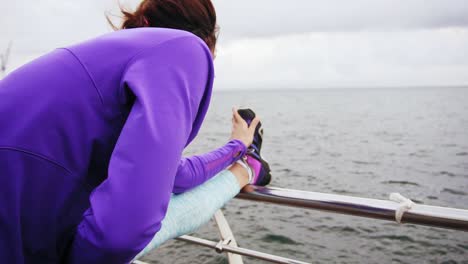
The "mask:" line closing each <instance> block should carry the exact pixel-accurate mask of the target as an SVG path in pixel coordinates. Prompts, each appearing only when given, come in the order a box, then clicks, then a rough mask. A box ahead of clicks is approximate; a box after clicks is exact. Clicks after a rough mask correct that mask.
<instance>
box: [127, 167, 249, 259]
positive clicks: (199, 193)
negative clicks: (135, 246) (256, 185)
mask: <svg viewBox="0 0 468 264" xmlns="http://www.w3.org/2000/svg"><path fill="white" fill-rule="evenodd" d="M248 178H249V176H248V174H247V171H246V170H245V169H244V168H243V167H242V166H240V165H239V164H236V163H235V164H234V165H233V166H231V167H230V168H229V169H228V170H224V171H222V172H220V173H219V174H217V175H216V176H214V177H213V178H212V179H210V180H208V181H207V182H205V183H203V184H202V185H200V186H198V187H196V188H194V189H192V190H190V191H187V192H185V193H182V194H179V195H173V196H172V197H171V200H170V202H169V206H168V209H167V213H166V216H165V217H164V220H163V221H162V227H161V230H159V232H157V233H156V235H155V236H154V238H153V240H152V241H151V242H150V243H149V244H148V245H147V246H146V247H145V249H143V250H142V251H141V252H140V253H139V254H138V255H137V256H136V257H135V259H138V258H140V257H142V256H143V255H145V254H146V253H148V252H149V251H151V250H153V249H155V248H158V247H159V246H161V245H162V244H163V243H164V242H166V241H168V240H170V239H173V238H176V237H179V236H181V235H184V234H187V233H191V232H194V231H195V230H197V229H198V228H199V227H201V226H202V225H204V224H206V223H207V222H208V221H209V220H210V219H211V218H212V217H213V215H214V213H215V212H216V211H217V210H219V209H220V208H221V207H223V206H224V204H226V203H227V202H228V201H229V200H231V199H232V198H234V196H236V195H237V194H238V193H239V191H240V189H242V187H244V186H245V185H247V183H248Z"/></svg>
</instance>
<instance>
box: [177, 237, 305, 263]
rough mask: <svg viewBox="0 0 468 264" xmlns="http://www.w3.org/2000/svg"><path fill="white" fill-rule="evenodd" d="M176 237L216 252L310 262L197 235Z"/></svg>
mask: <svg viewBox="0 0 468 264" xmlns="http://www.w3.org/2000/svg"><path fill="white" fill-rule="evenodd" d="M176 239H177V240H181V241H185V242H189V243H192V244H197V245H200V246H204V247H208V248H212V249H215V250H216V252H218V253H222V252H230V253H234V254H239V255H243V256H248V257H253V258H256V259H262V260H266V261H269V262H272V263H281V264H310V263H308V262H302V261H298V260H293V259H288V258H284V257H279V256H275V255H271V254H267V253H263V252H258V251H255V250H251V249H247V248H241V247H236V246H230V245H227V244H223V243H222V241H220V242H214V241H210V240H206V239H202V238H198V237H193V236H180V237H178V238H176Z"/></svg>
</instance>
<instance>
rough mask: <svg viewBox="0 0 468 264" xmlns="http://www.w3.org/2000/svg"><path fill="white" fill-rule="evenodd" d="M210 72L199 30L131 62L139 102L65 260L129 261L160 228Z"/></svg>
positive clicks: (128, 76) (128, 81)
mask: <svg viewBox="0 0 468 264" xmlns="http://www.w3.org/2000/svg"><path fill="white" fill-rule="evenodd" d="M212 71H213V68H212V62H211V54H210V51H209V50H208V49H207V48H206V46H204V44H203V43H202V41H201V40H199V39H198V38H196V37H195V36H186V37H180V38H177V39H173V40H169V41H166V42H164V43H161V44H159V45H157V46H155V47H153V48H151V49H148V50H144V51H142V52H141V53H140V54H139V55H137V57H136V58H135V59H134V60H132V61H131V62H130V63H129V66H128V68H127V70H126V71H125V73H124V76H123V85H122V86H123V87H127V89H128V91H129V92H131V93H133V94H134V96H135V101H134V103H133V106H132V109H131V111H130V114H129V116H128V118H127V121H126V123H125V125H124V127H123V129H122V131H121V134H120V136H119V139H118V140H117V143H116V146H115V148H114V151H113V153H112V157H111V159H110V164H109V169H108V178H107V179H106V180H105V181H104V182H103V183H102V184H101V185H99V186H98V187H97V188H96V189H95V190H94V191H93V193H92V194H91V195H90V208H89V209H88V210H87V211H86V212H85V213H84V215H83V219H82V222H81V223H80V224H79V226H78V227H77V231H76V235H75V238H74V241H73V243H72V245H71V249H70V253H69V256H68V262H67V263H90V264H91V263H117V264H120V263H128V262H129V261H130V260H132V258H133V257H134V256H135V255H136V254H138V252H140V251H141V250H142V249H143V248H144V247H145V246H146V245H147V244H148V243H149V242H150V241H151V239H152V238H153V237H154V235H155V233H156V232H158V231H159V230H160V228H161V221H162V220H163V218H164V216H165V214H166V210H167V206H168V203H169V199H170V196H171V193H172V188H173V185H174V177H175V175H176V172H177V167H178V163H179V161H180V159H181V156H182V150H183V149H184V147H185V146H186V144H187V143H188V142H189V141H190V140H191V138H193V136H194V135H195V134H196V132H197V131H198V127H199V125H200V124H199V123H197V120H198V121H200V113H199V111H200V109H204V110H203V111H202V112H201V115H202V117H201V119H203V116H204V114H205V113H204V111H206V107H207V105H206V104H207V103H208V101H209V99H208V101H207V100H206V96H207V95H206V94H207V92H208V96H209V93H210V92H211V84H212V78H213V77H212V75H213V73H212ZM194 120H195V121H194ZM194 127H195V128H194Z"/></svg>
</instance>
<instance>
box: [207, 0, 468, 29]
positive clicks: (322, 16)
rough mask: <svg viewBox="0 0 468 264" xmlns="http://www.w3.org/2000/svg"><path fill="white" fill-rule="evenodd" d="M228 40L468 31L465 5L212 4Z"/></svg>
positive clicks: (422, 1) (378, 1) (449, 0)
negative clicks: (307, 34)
mask: <svg viewBox="0 0 468 264" xmlns="http://www.w3.org/2000/svg"><path fill="white" fill-rule="evenodd" d="M214 3H215V5H216V8H217V12H218V17H219V23H220V25H221V26H222V34H223V35H224V36H227V38H233V37H254V36H269V35H282V34H292V33H304V32H330V31H382V30H383V31H392V30H414V29H428V28H446V27H467V26H468V3H467V1H465V0H353V1H344V0H327V1H323V0H293V1H272V0H255V1H251V0H236V1H227V0H214Z"/></svg>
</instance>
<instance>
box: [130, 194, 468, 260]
mask: <svg viewBox="0 0 468 264" xmlns="http://www.w3.org/2000/svg"><path fill="white" fill-rule="evenodd" d="M236 198H239V199H244V200H250V201H257V202H267V203H273V204H278V205H284V206H292V207H300V208H305V209H315V210H322V211H327V212H333V213H340V214H347V215H354V216H361V217H367V218H375V219H381V220H389V221H397V218H398V217H397V212H398V211H399V210H400V209H401V207H402V204H400V203H397V202H394V201H387V200H378V199H370V198H360V197H353V196H346V195H337V194H327V193H318V192H306V191H298V190H290V189H283V188H275V187H261V186H253V185H248V186H246V187H245V188H244V189H242V192H241V193H240V194H238V195H237V196H236ZM215 220H216V222H217V224H218V228H219V230H220V235H221V240H220V241H219V242H215V241H209V240H205V239H201V238H197V237H192V236H181V237H179V238H177V240H181V241H185V242H189V243H192V244H197V245H200V246H204V247H209V248H213V249H215V250H216V251H217V252H218V253H221V252H226V253H228V254H231V255H228V257H229V263H230V264H241V263H242V259H241V258H233V256H232V253H234V254H239V255H243V256H249V257H253V258H257V259H262V260H266V261H270V262H272V263H300V264H304V263H307V262H302V261H298V260H292V259H288V258H284V257H280V256H275V255H272V254H267V253H263V252H259V251H255V250H251V249H246V248H240V247H238V246H237V244H236V242H235V239H234V236H233V235H232V231H231V230H230V228H229V225H228V224H227V221H226V220H225V218H224V216H223V215H222V213H220V211H219V212H217V213H216V215H215ZM399 220H401V223H412V224H418V225H426V226H434V227H440V228H448V229H455V230H461V231H468V210H465V209H455V208H448V207H439V206H431V205H423V204H413V205H412V206H411V207H410V208H406V209H405V210H404V212H403V215H402V216H401V219H399ZM134 263H135V264H145V263H144V262H141V261H138V262H134Z"/></svg>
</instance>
